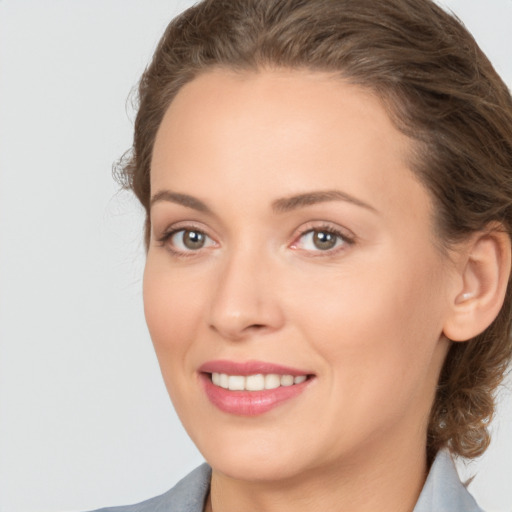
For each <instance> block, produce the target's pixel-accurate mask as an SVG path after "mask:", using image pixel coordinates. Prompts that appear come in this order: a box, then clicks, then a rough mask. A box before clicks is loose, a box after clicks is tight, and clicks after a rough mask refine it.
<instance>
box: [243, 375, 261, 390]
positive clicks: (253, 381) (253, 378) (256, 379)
mask: <svg viewBox="0 0 512 512" xmlns="http://www.w3.org/2000/svg"><path fill="white" fill-rule="evenodd" d="M245 389H246V390H247V391H261V390H263V389H265V376H264V375H262V374H261V373H259V374H257V375H248V376H247V377H246V378H245Z"/></svg>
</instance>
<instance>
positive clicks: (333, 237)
mask: <svg viewBox="0 0 512 512" xmlns="http://www.w3.org/2000/svg"><path fill="white" fill-rule="evenodd" d="M351 244H352V240H350V239H348V238H346V237H345V236H344V235H342V234H341V233H340V232H339V231H335V230H331V229H322V228H318V229H310V230H309V231H306V232H304V233H302V235H301V236H300V237H299V239H298V241H297V242H295V243H294V244H293V248H294V249H301V250H303V251H307V252H311V253H315V252H316V253H319V252H326V253H331V252H335V251H336V250H337V249H342V248H343V247H344V246H346V245H351Z"/></svg>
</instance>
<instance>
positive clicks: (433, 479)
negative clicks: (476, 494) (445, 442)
mask: <svg viewBox="0 0 512 512" xmlns="http://www.w3.org/2000/svg"><path fill="white" fill-rule="evenodd" d="M413 512H483V510H482V509H481V508H480V507H479V506H478V505H477V503H476V501H475V499H474V498H473V496H471V494H470V493H469V491H468V490H467V489H466V487H465V486H464V484H463V483H462V482H461V481H460V479H459V475H458V473H457V469H456V467H455V464H454V462H453V459H452V457H451V455H450V453H449V452H448V450H441V451H440V452H439V453H438V454H437V456H436V458H435V460H434V462H433V464H432V467H431V468H430V472H429V474H428V477H427V480H426V482H425V485H424V487H423V490H422V491H421V494H420V497H419V499H418V503H417V504H416V507H414V511H413Z"/></svg>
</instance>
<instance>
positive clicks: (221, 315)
mask: <svg viewBox="0 0 512 512" xmlns="http://www.w3.org/2000/svg"><path fill="white" fill-rule="evenodd" d="M275 274H276V271H275V270H273V268H272V265H271V264H270V263H269V262H268V261H266V260H265V258H264V257H262V255H261V254H258V253H257V252H256V251H251V250H250V249H249V248H246V249H244V250H241V251H237V252H236V253H233V254H231V255H230V256H229V257H228V258H227V260H226V261H224V262H222V268H221V270H220V271H219V275H218V279H217V288H216V291H215V293H214V294H213V297H212V303H211V308H210V317H209V327H210V329H212V330H213V331H215V332H216V333H218V334H219V335H220V336H222V337H223V338H225V339H228V340H231V341H237V340H243V339H246V338H248V337H251V336H254V335H263V334H267V333H271V332H274V331H276V330H278V329H280V328H281V327H282V326H283V324H284V315H283V311H282V309H281V307H280V303H279V299H278V295H279V293H278V291H279V290H278V289H277V287H278V284H277V280H276V277H277V276H276V275H275Z"/></svg>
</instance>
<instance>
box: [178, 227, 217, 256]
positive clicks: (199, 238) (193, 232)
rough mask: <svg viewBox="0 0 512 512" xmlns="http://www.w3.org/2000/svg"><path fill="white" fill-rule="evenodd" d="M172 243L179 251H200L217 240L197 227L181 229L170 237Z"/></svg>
mask: <svg viewBox="0 0 512 512" xmlns="http://www.w3.org/2000/svg"><path fill="white" fill-rule="evenodd" d="M169 241H170V245H171V246H172V247H173V248H174V249H175V250H176V251H178V252H183V253H186V252H191V251H199V250H200V249H203V248H205V247H212V246H214V245H215V242H214V241H213V240H212V239H211V238H210V237H209V236H208V235H207V234H205V233H203V232H202V231H199V230H197V229H180V230H177V231H175V232H174V233H173V234H172V235H171V236H170V237H169Z"/></svg>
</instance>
